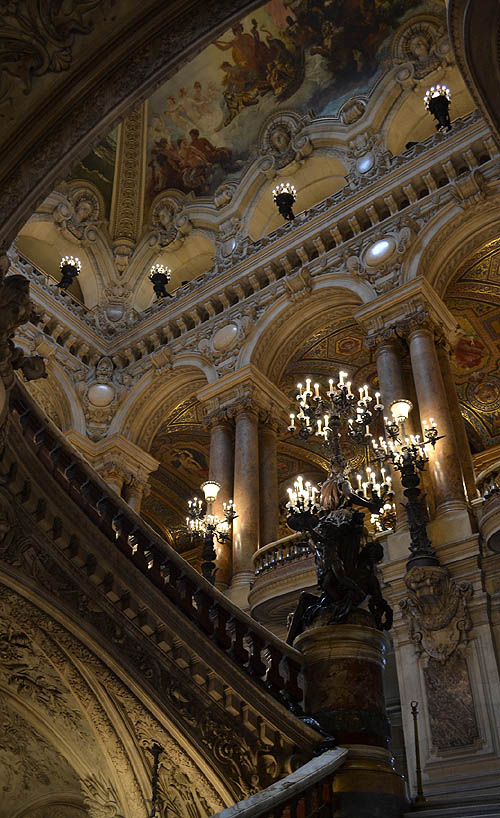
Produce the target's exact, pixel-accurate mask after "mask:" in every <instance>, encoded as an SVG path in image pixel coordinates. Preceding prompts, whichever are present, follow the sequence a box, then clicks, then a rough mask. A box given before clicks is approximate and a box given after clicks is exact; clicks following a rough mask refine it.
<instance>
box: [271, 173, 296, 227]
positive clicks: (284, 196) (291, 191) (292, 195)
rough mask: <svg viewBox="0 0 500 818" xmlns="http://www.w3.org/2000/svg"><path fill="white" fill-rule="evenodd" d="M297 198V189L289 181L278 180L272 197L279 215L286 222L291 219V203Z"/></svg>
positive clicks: (292, 216) (292, 217)
mask: <svg viewBox="0 0 500 818" xmlns="http://www.w3.org/2000/svg"><path fill="white" fill-rule="evenodd" d="M296 198H297V191H296V189H295V187H294V186H293V185H292V184H291V182H280V183H279V185H276V187H275V188H274V190H273V199H274V201H275V202H276V205H277V208H278V210H279V212H280V215H281V216H283V218H284V219H285V220H286V221H287V222H291V221H293V219H294V218H295V217H294V215H293V210H292V208H293V205H294V203H295V200H296Z"/></svg>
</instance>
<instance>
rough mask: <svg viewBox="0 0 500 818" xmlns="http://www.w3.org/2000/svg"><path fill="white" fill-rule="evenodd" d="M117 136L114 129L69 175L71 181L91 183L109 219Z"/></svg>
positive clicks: (116, 131) (116, 130)
mask: <svg viewBox="0 0 500 818" xmlns="http://www.w3.org/2000/svg"><path fill="white" fill-rule="evenodd" d="M117 136H118V129H117V128H115V129H114V131H112V132H111V133H110V134H108V136H107V137H106V139H104V140H103V141H102V142H100V143H99V145H97V146H96V147H95V148H94V149H93V150H92V151H91V152H90V153H89V154H88V156H86V157H85V159H82V161H81V162H79V163H78V165H77V166H76V168H75V170H74V171H73V173H72V174H71V180H72V179H84V180H85V181H87V182H92V184H94V185H95V186H96V187H97V188H98V189H99V190H100V192H101V193H102V195H103V196H104V203H105V205H106V218H109V214H110V211H111V197H112V194H113V178H114V173H115V160H116V143H117ZM68 181H70V180H68Z"/></svg>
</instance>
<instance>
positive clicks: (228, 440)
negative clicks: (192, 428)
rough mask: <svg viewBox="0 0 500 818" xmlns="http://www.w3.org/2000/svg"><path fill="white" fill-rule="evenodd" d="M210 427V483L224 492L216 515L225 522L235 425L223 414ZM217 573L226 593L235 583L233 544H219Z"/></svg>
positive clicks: (230, 479)
mask: <svg viewBox="0 0 500 818" xmlns="http://www.w3.org/2000/svg"><path fill="white" fill-rule="evenodd" d="M209 428H210V463H209V477H210V480H216V481H217V483H220V485H221V489H220V491H219V495H218V497H217V500H216V501H215V503H214V504H213V512H214V514H216V515H217V516H218V517H220V518H221V519H222V518H223V517H224V505H223V504H224V503H227V501H228V500H232V499H233V473H234V448H233V425H232V422H231V421H230V420H229V419H228V418H227V416H226V414H225V413H222V414H220V415H218V416H216V417H213V418H211V419H210V420H209ZM216 551H217V563H216V564H217V573H216V575H215V584H216V586H217V588H219V589H220V590H225V589H226V588H227V587H228V585H229V583H230V582H231V574H232V549H231V541H230V540H229V541H228V542H222V543H217V545H216Z"/></svg>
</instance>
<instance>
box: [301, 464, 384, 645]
mask: <svg viewBox="0 0 500 818" xmlns="http://www.w3.org/2000/svg"><path fill="white" fill-rule="evenodd" d="M319 505H320V510H319V513H318V514H313V513H312V512H311V511H302V512H294V511H292V512H291V513H290V515H289V517H288V519H287V524H288V526H289V527H290V528H291V529H292V530H294V531H304V532H307V533H308V534H309V538H310V542H311V545H312V546H313V549H314V553H315V560H316V573H317V577H318V587H319V589H320V591H321V596H319V597H318V596H317V595H315V594H311V593H308V592H303V593H302V594H301V596H300V599H299V603H298V606H297V609H296V611H295V613H294V615H293V619H292V622H291V625H290V630H289V633H288V639H287V641H288V642H289V644H292V643H293V641H294V639H295V638H296V636H298V635H299V633H301V632H302V631H303V630H304V628H305V627H307V626H309V625H311V624H312V622H313V621H314V620H315V619H316V618H317V617H318V616H319V615H320V614H326V616H327V619H326V622H325V624H326V623H328V624H341V623H342V622H345V621H346V619H347V617H348V616H349V614H350V612H351V611H352V610H353V609H355V608H358V607H360V606H361V605H362V604H363V603H364V602H365V600H368V609H369V611H370V613H371V614H372V617H373V620H374V624H375V626H376V627H377V628H380V629H383V630H388V629H389V628H390V627H391V625H392V610H391V608H390V606H389V605H388V603H387V602H386V601H385V600H384V598H383V597H382V592H381V589H380V584H379V581H378V578H377V575H376V572H375V565H376V564H377V563H379V562H380V561H381V560H382V558H383V548H382V546H381V545H380V544H379V543H376V542H371V541H370V540H368V537H367V533H366V530H365V528H364V526H363V521H364V514H363V513H362V512H360V511H358V510H357V509H356V508H354V506H361V507H364V508H367V509H368V510H369V511H372V512H377V511H379V509H380V506H381V501H380V500H379V499H377V498H373V499H367V498H365V497H362V496H361V495H359V494H357V493H356V492H355V491H353V489H352V486H351V484H350V482H349V480H347V478H346V477H345V476H344V474H343V473H342V472H338V473H335V472H333V471H331V472H330V474H329V476H328V478H327V480H326V481H325V482H324V483H323V485H322V487H321V495H320V501H319Z"/></svg>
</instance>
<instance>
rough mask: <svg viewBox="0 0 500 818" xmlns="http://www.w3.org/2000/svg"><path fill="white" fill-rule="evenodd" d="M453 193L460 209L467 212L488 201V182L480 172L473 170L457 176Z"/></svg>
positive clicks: (453, 185)
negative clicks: (470, 208) (468, 209)
mask: <svg viewBox="0 0 500 818" xmlns="http://www.w3.org/2000/svg"><path fill="white" fill-rule="evenodd" d="M451 192H452V195H453V197H454V198H455V199H456V202H457V204H458V206H459V207H460V209H461V210H467V208H469V207H472V206H473V205H476V204H479V202H482V201H484V200H485V199H486V195H487V194H486V180H485V178H484V176H483V174H482V173H481V171H480V170H477V169H476V170H472V171H470V173H464V174H462V175H460V176H457V178H456V179H455V180H454V182H453V184H452V190H451Z"/></svg>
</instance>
